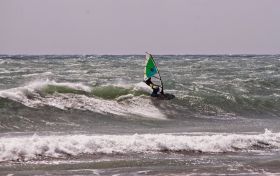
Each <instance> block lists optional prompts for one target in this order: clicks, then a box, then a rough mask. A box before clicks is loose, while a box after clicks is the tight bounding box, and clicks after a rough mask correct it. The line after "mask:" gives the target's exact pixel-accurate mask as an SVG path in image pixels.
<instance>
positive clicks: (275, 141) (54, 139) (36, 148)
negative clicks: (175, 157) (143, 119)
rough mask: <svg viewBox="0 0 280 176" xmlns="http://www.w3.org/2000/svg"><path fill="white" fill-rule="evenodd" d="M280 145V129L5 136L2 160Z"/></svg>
mask: <svg viewBox="0 0 280 176" xmlns="http://www.w3.org/2000/svg"><path fill="white" fill-rule="evenodd" d="M272 149H273V150H279V149H280V133H272V132H271V131H269V130H266V131H265V133H263V134H213V135H199V136H197V135H186V134H177V135H175V134H135V135H62V136H37V135H33V136H21V137H1V140H0V161H2V162H3V161H27V160H34V159H42V158H48V157H49V158H57V157H62V158H65V157H71V156H76V155H83V154H91V155H95V154H101V155H102V154H131V153H158V152H175V153H177V152H179V153H182V154H183V153H185V152H203V153H221V152H222V153H224V152H236V151H239V152H240V151H243V152H258V151H259V152H260V151H264V150H265V151H269V150H272Z"/></svg>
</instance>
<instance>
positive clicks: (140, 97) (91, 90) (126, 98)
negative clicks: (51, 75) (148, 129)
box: [0, 80, 166, 119]
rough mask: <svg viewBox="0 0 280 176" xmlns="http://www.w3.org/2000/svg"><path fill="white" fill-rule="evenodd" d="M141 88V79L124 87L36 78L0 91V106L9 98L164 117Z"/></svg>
mask: <svg viewBox="0 0 280 176" xmlns="http://www.w3.org/2000/svg"><path fill="white" fill-rule="evenodd" d="M144 86H145V85H144ZM145 91H146V90H145V87H143V85H142V84H141V83H140V84H136V85H127V86H126V87H124V85H123V86H122V87H121V86H113V85H108V86H100V87H90V86H87V85H84V84H81V83H57V82H55V81H49V80H46V81H36V82H32V83H30V84H28V85H26V86H23V87H18V88H12V89H8V90H2V91H0V97H2V98H0V106H2V107H5V105H7V104H8V105H9V103H6V102H10V100H12V101H16V102H19V103H22V104H23V105H25V106H28V107H32V108H36V107H42V106H51V107H55V108H59V109H62V110H68V109H79V110H89V111H93V112H97V113H101V114H107V113H110V114H116V115H120V116H129V115H136V116H141V117H150V118H155V119H166V117H165V115H164V114H162V113H161V112H160V110H159V109H158V108H157V107H156V106H154V105H153V103H152V101H151V99H150V98H149V97H148V96H145V95H147V91H146V92H145Z"/></svg>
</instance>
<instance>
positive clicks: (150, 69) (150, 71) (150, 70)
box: [144, 54, 158, 80]
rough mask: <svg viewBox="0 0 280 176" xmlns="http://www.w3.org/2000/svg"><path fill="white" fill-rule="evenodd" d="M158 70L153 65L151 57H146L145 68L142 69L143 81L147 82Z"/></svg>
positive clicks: (148, 55)
mask: <svg viewBox="0 0 280 176" xmlns="http://www.w3.org/2000/svg"><path fill="white" fill-rule="evenodd" d="M157 72H158V69H157V67H156V65H155V62H154V59H153V57H152V55H150V54H147V55H146V67H145V69H144V80H147V79H149V78H151V77H153V76H154V75H155V74H157Z"/></svg>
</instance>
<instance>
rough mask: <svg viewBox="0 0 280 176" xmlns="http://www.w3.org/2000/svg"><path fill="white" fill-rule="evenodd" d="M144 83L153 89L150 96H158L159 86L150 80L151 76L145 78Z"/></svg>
mask: <svg viewBox="0 0 280 176" xmlns="http://www.w3.org/2000/svg"><path fill="white" fill-rule="evenodd" d="M145 83H146V84H147V85H148V86H150V87H151V88H152V89H153V92H152V94H151V96H152V97H157V96H158V92H159V86H158V85H156V84H154V83H153V82H152V81H151V78H149V79H147V80H146V81H145Z"/></svg>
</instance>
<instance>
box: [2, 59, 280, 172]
mask: <svg viewBox="0 0 280 176" xmlns="http://www.w3.org/2000/svg"><path fill="white" fill-rule="evenodd" d="M154 58H155V60H156V62H157V64H158V67H159V69H160V73H161V76H162V79H163V83H164V87H165V92H167V93H170V94H173V95H175V97H176V98H174V99H172V100H160V99H157V98H153V97H150V96H149V94H150V93H151V90H150V89H149V87H147V86H146V85H145V84H144V83H143V82H142V79H143V68H144V63H145V58H144V56H141V55H130V56H121V55H120V56H110V55H107V56H106V55H104V56H95V55H85V56H78V55H77V56H53V55H48V56H20V55H18V56H6V55H2V56H0V175H114V174H120V175H280V150H279V149H280V127H279V125H280V119H279V117H280V106H279V105H280V69H279V68H280V67H279V66H280V55H264V56H255V55H232V56H229V55H217V56H205V55H203V56H188V55H187V56H174V55H172V56H168V55H165V56H154Z"/></svg>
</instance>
